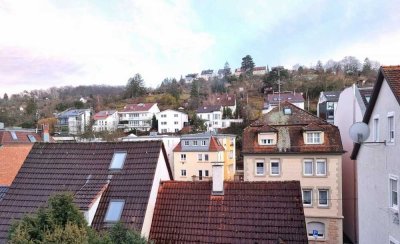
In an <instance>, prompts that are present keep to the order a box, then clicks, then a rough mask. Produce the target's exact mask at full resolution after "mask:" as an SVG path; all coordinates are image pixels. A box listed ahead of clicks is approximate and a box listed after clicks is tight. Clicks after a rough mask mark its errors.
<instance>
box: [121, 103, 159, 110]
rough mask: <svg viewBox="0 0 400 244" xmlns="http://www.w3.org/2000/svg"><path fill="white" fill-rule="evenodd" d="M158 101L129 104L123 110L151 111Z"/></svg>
mask: <svg viewBox="0 0 400 244" xmlns="http://www.w3.org/2000/svg"><path fill="white" fill-rule="evenodd" d="M155 104H157V103H138V104H127V105H126V106H125V107H124V109H123V110H122V112H142V111H149V110H150V109H151V107H153V106H154V105H155Z"/></svg>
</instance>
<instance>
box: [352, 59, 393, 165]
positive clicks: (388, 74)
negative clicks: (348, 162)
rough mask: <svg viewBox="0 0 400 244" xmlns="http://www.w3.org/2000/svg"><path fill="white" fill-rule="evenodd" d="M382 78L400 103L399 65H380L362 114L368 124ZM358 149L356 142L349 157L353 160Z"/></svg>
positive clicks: (358, 145)
mask: <svg viewBox="0 0 400 244" xmlns="http://www.w3.org/2000/svg"><path fill="white" fill-rule="evenodd" d="M384 80H386V81H387V83H388V85H389V87H390V89H391V90H392V92H393V94H394V96H395V97H396V99H397V102H398V105H400V65H397V66H381V68H380V69H379V73H378V78H377V79H376V82H375V86H374V89H373V91H372V95H371V99H370V101H369V105H368V106H367V111H366V112H365V114H364V118H363V122H364V123H366V124H368V123H369V120H370V119H371V116H372V112H373V110H374V107H375V103H376V101H377V99H378V96H379V91H380V90H381V87H382V84H383V81H384ZM359 150H360V144H358V143H356V144H355V145H354V148H353V151H352V153H351V156H350V158H351V159H353V160H355V159H357V155H358V151H359Z"/></svg>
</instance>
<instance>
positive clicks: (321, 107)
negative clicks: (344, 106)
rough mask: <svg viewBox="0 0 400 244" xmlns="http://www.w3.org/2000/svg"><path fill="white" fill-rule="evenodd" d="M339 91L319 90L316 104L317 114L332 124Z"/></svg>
mask: <svg viewBox="0 0 400 244" xmlns="http://www.w3.org/2000/svg"><path fill="white" fill-rule="evenodd" d="M339 95H340V91H329V92H321V93H320V95H319V100H318V105H317V116H318V117H320V118H322V119H324V120H326V121H327V122H328V123H331V124H333V122H334V119H335V111H336V106H337V103H338V100H339Z"/></svg>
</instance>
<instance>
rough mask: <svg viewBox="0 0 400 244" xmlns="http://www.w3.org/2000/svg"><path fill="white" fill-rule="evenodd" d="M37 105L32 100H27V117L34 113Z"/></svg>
mask: <svg viewBox="0 0 400 244" xmlns="http://www.w3.org/2000/svg"><path fill="white" fill-rule="evenodd" d="M36 110H37V105H36V102H35V100H34V99H33V98H30V99H29V100H28V104H27V105H26V113H27V114H29V115H33V114H35V113H36Z"/></svg>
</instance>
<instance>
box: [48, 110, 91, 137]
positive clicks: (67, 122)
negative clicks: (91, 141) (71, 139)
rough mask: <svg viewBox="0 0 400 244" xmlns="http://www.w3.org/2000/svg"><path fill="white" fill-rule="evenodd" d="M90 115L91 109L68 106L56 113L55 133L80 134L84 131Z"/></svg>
mask: <svg viewBox="0 0 400 244" xmlns="http://www.w3.org/2000/svg"><path fill="white" fill-rule="evenodd" d="M91 117H92V109H75V108H69V109H67V110H65V111H63V112H61V113H59V114H57V115H56V118H57V123H56V124H55V126H54V130H55V133H56V134H63V135H67V134H69V135H80V134H82V133H84V132H85V131H86V128H87V127H88V126H89V124H90V118H91Z"/></svg>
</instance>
